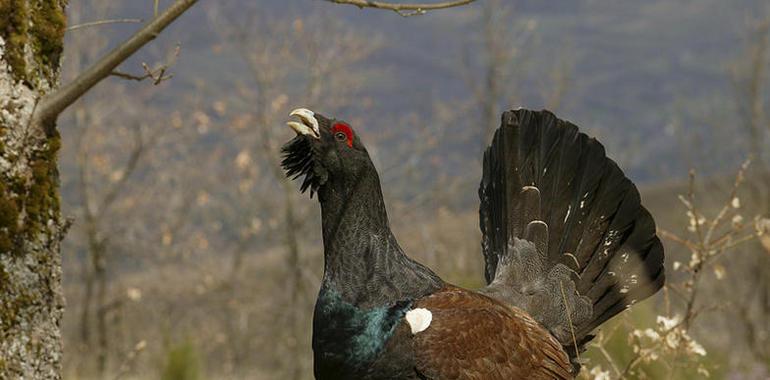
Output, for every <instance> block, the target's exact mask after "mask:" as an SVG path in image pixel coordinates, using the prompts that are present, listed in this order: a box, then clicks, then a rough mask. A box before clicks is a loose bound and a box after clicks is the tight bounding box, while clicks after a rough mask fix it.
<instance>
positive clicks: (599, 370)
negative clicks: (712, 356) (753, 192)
mask: <svg viewBox="0 0 770 380" xmlns="http://www.w3.org/2000/svg"><path fill="white" fill-rule="evenodd" d="M748 165H749V162H748V161H747V162H745V163H744V164H743V165H742V166H741V168H740V170H739V171H738V175H737V176H736V178H735V181H734V183H733V186H732V189H731V191H730V193H729V196H728V197H727V200H726V201H725V202H724V204H723V205H722V206H721V208H720V209H719V211H718V212H717V213H716V215H713V216H711V217H709V216H707V215H706V214H705V213H704V212H702V211H701V209H700V205H699V204H698V203H697V202H696V196H695V186H694V182H695V176H694V174H693V173H692V172H691V173H690V180H689V191H688V193H687V195H680V196H679V199H680V201H681V202H682V204H683V205H684V207H685V214H686V216H687V219H688V225H687V228H686V230H687V234H686V235H685V236H680V235H678V234H675V233H672V232H669V231H665V230H659V231H658V234H659V235H660V236H661V237H663V238H664V239H665V240H668V241H670V242H673V243H676V244H679V245H681V246H682V247H684V248H686V250H687V251H688V252H689V256H690V259H689V262H686V263H682V262H679V261H674V262H673V263H672V266H671V269H672V270H673V273H670V274H669V276H667V277H668V278H669V280H668V282H667V284H666V285H665V287H664V288H663V290H662V292H661V293H662V298H663V306H664V307H663V308H664V310H663V313H662V314H660V315H657V316H652V315H650V316H649V317H650V318H649V319H652V318H653V317H654V319H655V323H654V324H653V325H652V326H650V327H646V328H639V327H638V326H639V325H640V324H644V321H641V323H639V321H636V323H635V321H632V320H631V319H630V317H629V316H628V315H624V316H623V317H622V319H621V321H620V323H619V324H617V325H615V326H614V328H610V329H609V331H599V332H598V334H597V337H596V338H595V339H594V341H593V342H592V344H591V345H590V347H591V349H593V350H594V354H595V355H593V356H592V358H591V359H584V361H585V362H586V363H585V368H586V369H587V370H584V371H583V372H582V373H581V378H583V379H594V380H611V379H625V378H641V379H645V378H660V376H664V377H666V378H675V377H676V374H678V372H686V373H687V374H688V375H689V376H687V375H685V376H684V377H687V378H691V377H692V376H697V377H701V378H705V377H709V376H710V371H709V368H708V367H709V366H708V365H707V363H706V359H707V355H708V353H707V351H706V349H705V348H704V347H703V346H702V345H701V344H700V343H698V342H697V341H696V340H695V339H694V338H693V337H692V336H691V327H692V326H693V323H694V322H695V320H697V319H698V318H699V317H700V316H701V315H703V313H705V312H708V311H711V310H714V309H717V308H719V306H718V305H702V302H699V301H700V299H699V294H700V293H699V289H700V288H701V287H702V285H703V281H702V277H703V274H704V273H706V272H707V271H712V272H713V274H714V277H715V278H716V279H717V280H722V279H723V278H724V277H725V274H726V269H725V267H724V266H723V265H721V264H720V263H719V259H720V258H721V257H722V256H723V255H725V254H727V253H729V252H731V251H733V250H734V248H735V247H737V246H738V245H741V244H744V243H746V242H748V241H751V240H753V239H755V238H760V240H761V241H763V240H766V239H767V236H768V234H770V220H769V219H767V218H761V217H759V216H757V217H755V218H753V223H746V222H745V219H744V217H743V215H742V214H741V200H740V198H739V197H738V195H737V192H738V189H739V187H740V186H741V184H742V183H743V182H744V180H745V177H744V175H745V172H746V170H747V168H748ZM752 227H753V228H752ZM647 323H648V324H651V321H647ZM623 335H625V342H624V343H625V344H626V345H627V346H626V347H627V348H630V355H621V354H619V353H617V352H611V350H610V347H611V346H613V347H616V346H617V347H620V346H618V339H619V337H622V336H623ZM597 353H598V354H597ZM589 357H591V355H589ZM662 371H665V372H662ZM693 372H694V373H693Z"/></svg>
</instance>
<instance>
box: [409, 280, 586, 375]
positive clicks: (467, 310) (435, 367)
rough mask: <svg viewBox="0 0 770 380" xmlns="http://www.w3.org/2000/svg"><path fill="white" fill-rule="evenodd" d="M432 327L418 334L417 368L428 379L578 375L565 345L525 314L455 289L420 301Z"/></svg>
mask: <svg viewBox="0 0 770 380" xmlns="http://www.w3.org/2000/svg"><path fill="white" fill-rule="evenodd" d="M414 307H416V308H425V309H428V310H430V312H431V313H432V315H433V319H432V321H431V323H430V326H429V327H428V328H427V329H426V330H424V331H422V332H419V333H417V334H416V335H415V336H414V351H415V356H416V369H417V371H418V372H419V373H420V374H421V375H422V376H424V377H425V378H428V379H441V380H444V379H447V380H448V379H456V380H481V379H483V380H493V379H506V380H510V379H534V380H537V379H572V378H573V376H572V374H571V371H572V366H571V365H570V362H569V358H568V357H567V354H566V353H565V352H564V350H563V349H562V348H561V345H560V344H559V343H558V342H557V341H556V340H555V339H554V338H553V337H552V336H551V334H550V333H548V331H546V330H545V329H543V328H542V327H541V326H540V325H538V324H537V322H536V321H535V320H534V319H532V318H531V317H530V316H529V315H528V314H526V313H525V312H523V311H521V310H519V309H516V308H512V307H508V306H505V305H503V304H501V303H499V302H497V301H495V300H493V299H491V298H489V297H486V296H484V295H481V294H478V293H474V292H471V291H468V290H464V289H460V288H455V287H449V288H445V289H443V290H441V291H439V292H437V293H434V294H432V295H430V296H427V297H425V298H423V299H420V300H418V301H417V303H416V305H415V306H414Z"/></svg>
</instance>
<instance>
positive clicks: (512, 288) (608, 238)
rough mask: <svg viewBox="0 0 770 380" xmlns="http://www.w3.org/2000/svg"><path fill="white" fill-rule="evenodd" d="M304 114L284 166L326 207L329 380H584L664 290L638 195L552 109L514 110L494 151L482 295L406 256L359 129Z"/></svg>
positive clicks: (323, 343) (321, 299) (321, 342)
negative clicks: (610, 337)
mask: <svg viewBox="0 0 770 380" xmlns="http://www.w3.org/2000/svg"><path fill="white" fill-rule="evenodd" d="M292 115H294V116H298V117H299V121H292V122H289V125H290V126H291V127H292V128H293V129H294V130H295V131H296V132H297V137H295V138H294V139H293V140H292V141H290V142H289V143H287V144H286V145H285V146H284V148H283V153H284V160H283V166H284V168H285V169H286V171H287V175H289V176H291V177H293V178H297V177H300V176H302V177H303V180H302V185H301V190H302V191H305V190H307V189H310V191H311V195H312V194H313V193H314V192H317V193H318V199H319V201H320V203H321V218H322V228H323V243H324V262H325V264H324V276H323V282H322V284H321V290H320V292H319V296H318V300H317V302H316V308H315V313H314V318H313V351H314V356H315V358H314V372H315V376H316V378H317V379H394V378H395V379H469V380H470V379H553V378H557V379H571V378H574V376H575V375H576V374H577V371H578V370H579V366H578V365H577V364H576V363H571V362H570V359H572V358H574V357H575V356H576V352H577V351H578V350H581V349H582V347H583V345H584V344H585V343H586V342H588V341H589V340H590V339H591V337H592V336H591V335H590V333H591V332H592V330H593V329H595V328H596V327H597V326H599V325H600V324H601V323H603V322H604V321H606V320H607V319H609V318H611V317H612V316H614V315H616V314H617V313H619V312H620V311H622V310H624V309H625V308H627V307H628V306H630V305H631V304H633V303H634V302H636V301H640V300H642V299H644V298H646V297H649V296H650V295H652V294H653V293H655V292H656V291H657V290H658V289H659V288H660V287H661V286H662V284H663V281H664V275H663V248H662V246H661V244H660V241H659V240H658V238H657V237H656V236H655V224H654V221H653V220H652V217H651V216H650V214H649V213H648V212H647V211H646V210H645V209H644V207H642V206H641V205H640V200H639V193H638V191H637V190H636V188H635V186H634V185H633V183H631V181H629V180H628V179H627V178H626V177H625V175H624V174H623V172H622V171H621V170H620V169H619V168H618V167H617V165H616V164H615V163H614V162H613V161H612V160H610V159H608V158H607V157H606V156H605V153H604V148H603V147H602V145H601V144H600V143H598V142H597V141H596V140H594V139H591V138H588V137H587V136H586V135H584V134H582V133H579V132H578V129H577V127H575V126H574V125H572V124H570V123H568V122H565V121H562V120H559V119H557V118H556V117H555V116H554V115H553V114H551V113H550V112H547V111H541V112H533V111H527V110H517V111H510V112H506V113H504V114H503V117H502V125H501V127H500V128H499V129H498V130H497V132H496V133H495V137H494V140H493V142H492V145H491V146H490V147H489V148H488V149H487V151H486V152H485V154H484V172H483V177H482V180H481V186H480V189H479V196H480V198H481V208H480V226H481V230H482V232H483V240H482V251H483V254H484V260H485V263H486V265H485V277H486V279H487V282H488V285H487V286H486V287H485V288H483V289H479V290H478V291H470V290H465V289H461V288H458V287H455V286H452V285H450V284H447V283H445V282H444V281H443V280H441V279H440V278H439V277H438V276H437V275H436V274H434V273H433V272H432V271H431V270H430V269H428V268H427V267H425V266H423V265H421V264H419V263H417V262H415V261H414V260H412V259H410V258H409V257H408V256H406V255H405V254H404V252H403V250H402V249H401V247H399V245H398V242H397V241H396V239H395V237H394V236H393V234H392V233H391V231H390V227H389V222H388V217H387V213H386V211H385V205H384V202H383V199H382V192H381V189H380V182H379V177H378V175H377V171H376V169H375V168H374V165H373V164H372V162H371V160H370V159H369V155H368V153H367V152H366V148H365V147H364V146H363V144H362V143H361V140H360V138H359V137H358V136H357V135H356V134H355V133H354V132H353V130H352V128H351V127H350V126H349V125H348V124H346V123H344V122H341V121H338V120H334V119H328V118H326V117H324V116H322V115H319V114H314V113H313V112H311V111H309V110H305V109H300V110H296V111H294V112H292Z"/></svg>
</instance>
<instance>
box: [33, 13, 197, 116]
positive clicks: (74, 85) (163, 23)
mask: <svg viewBox="0 0 770 380" xmlns="http://www.w3.org/2000/svg"><path fill="white" fill-rule="evenodd" d="M197 2H198V0H177V1H176V2H175V3H174V4H173V5H171V6H170V7H168V9H166V10H165V11H164V12H163V13H162V14H160V15H158V17H155V18H154V19H153V20H152V21H150V22H149V23H148V24H147V25H145V26H144V27H143V28H142V29H140V30H139V31H138V32H136V33H135V34H134V35H133V36H131V37H130V38H129V39H128V40H126V41H125V42H123V43H122V44H121V45H120V46H118V47H117V48H115V49H113V50H112V51H111V52H109V53H108V54H107V55H106V56H104V57H103V58H102V59H100V60H99V61H98V62H96V63H95V64H93V65H92V66H91V67H89V68H88V69H86V71H85V72H83V73H82V74H80V75H79V76H78V77H77V78H75V80H73V81H72V82H70V83H68V84H66V85H64V86H62V87H61V88H60V89H59V90H57V91H55V92H53V93H50V94H48V95H46V96H44V97H43V98H42V99H41V101H40V104H39V106H38V107H37V110H36V111H35V113H34V114H33V117H32V119H33V120H34V122H35V123H36V124H37V125H46V126H51V125H53V123H52V122H53V121H54V120H56V118H57V117H58V116H59V114H60V113H61V112H62V111H64V110H65V109H66V108H67V107H69V106H70V105H71V104H72V103H74V102H75V101H76V100H78V99H79V98H80V97H81V96H83V94H85V93H86V92H87V91H88V90H90V89H91V88H92V87H93V86H95V85H96V84H97V83H99V82H100V81H101V80H102V79H104V78H106V77H107V76H109V75H110V73H112V72H113V70H115V68H116V67H118V65H120V64H121V63H122V62H123V61H125V60H126V59H128V57H130V56H131V55H133V54H134V53H136V51H137V50H139V49H140V48H142V46H144V45H146V44H147V43H148V42H150V41H152V40H154V39H155V37H157V36H158V34H159V33H160V32H161V31H163V30H164V29H165V28H166V27H167V26H168V25H169V24H171V23H172V22H173V21H174V20H176V19H177V17H179V16H181V15H182V13H184V12H185V11H187V10H188V9H190V7H191V6H193V5H194V4H195V3H197Z"/></svg>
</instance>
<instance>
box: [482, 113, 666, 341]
mask: <svg viewBox="0 0 770 380" xmlns="http://www.w3.org/2000/svg"><path fill="white" fill-rule="evenodd" d="M479 197H480V198H481V207H480V212H479V213H480V226H481V230H482V234H483V240H482V249H483V253H484V258H485V262H486V266H485V277H486V279H487V283H488V284H489V285H488V286H487V287H486V288H485V289H483V290H482V291H483V292H486V293H487V294H490V295H492V296H495V297H497V298H500V299H502V300H504V301H506V302H509V303H511V304H513V305H514V306H518V307H521V308H523V309H525V310H527V311H528V312H529V313H530V314H532V315H533V317H535V319H537V320H538V321H540V322H541V323H543V324H544V325H545V326H546V327H547V328H549V329H550V330H551V332H552V333H554V335H555V336H556V337H557V339H559V340H560V341H561V342H562V344H563V345H565V346H572V345H573V339H575V340H577V342H580V343H581V344H585V343H586V342H587V341H588V340H590V335H589V334H590V333H591V331H592V330H593V329H594V328H596V327H597V326H599V325H600V324H602V323H603V322H605V321H607V320H608V319H609V318H611V317H612V316H614V315H616V314H617V313H619V312H621V311H623V310H624V309H626V308H627V307H628V306H630V305H632V304H633V303H635V302H637V301H641V300H642V299H644V298H647V297H649V296H650V295H652V294H654V293H655V292H656V291H657V290H658V289H660V287H661V286H662V285H663V282H664V272H663V247H662V245H661V243H660V240H659V239H658V238H657V236H656V235H655V222H654V220H653V219H652V217H651V216H650V213H649V212H648V211H647V210H646V209H645V208H644V207H643V206H642V205H641V201H640V197H639V192H638V191H637V189H636V187H635V186H634V184H633V183H632V182H631V181H630V180H629V179H628V178H626V176H625V175H624V174H623V172H622V170H621V169H620V168H619V167H618V166H617V165H616V164H615V163H614V162H613V161H612V160H610V159H609V158H607V157H606V154H605V151H604V147H603V146H602V145H601V144H600V143H599V142H598V141H596V140H595V139H593V138H589V137H588V136H586V135H585V134H583V133H580V132H579V131H578V128H577V127H576V126H575V125H573V124H571V123H569V122H566V121H563V120H560V119H558V118H556V117H555V116H554V115H553V114H552V113H550V112H548V111H540V112H533V111H528V110H517V111H509V112H506V113H504V114H503V118H502V126H501V127H500V128H499V129H498V130H497V132H496V133H495V137H494V139H493V141H492V145H491V146H490V147H489V148H488V149H487V151H486V152H485V153H484V173H483V176H482V180H481V186H480V188H479ZM526 241H529V242H531V243H534V244H529V243H526ZM566 290H570V291H571V292H569V294H565V291H566ZM568 321H571V322H572V325H571V326H570V325H569V322H568ZM573 333H574V334H575V336H574V337H573V336H572V334H573ZM571 351H573V352H574V349H572V350H571Z"/></svg>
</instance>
